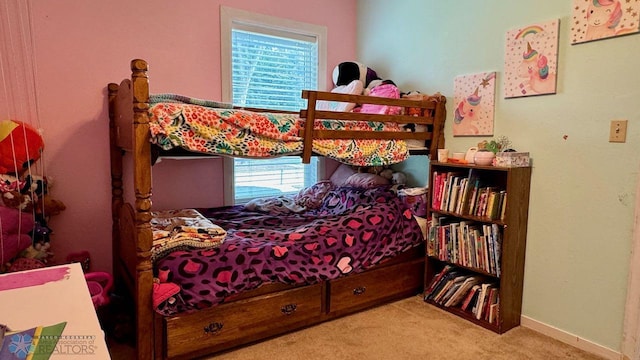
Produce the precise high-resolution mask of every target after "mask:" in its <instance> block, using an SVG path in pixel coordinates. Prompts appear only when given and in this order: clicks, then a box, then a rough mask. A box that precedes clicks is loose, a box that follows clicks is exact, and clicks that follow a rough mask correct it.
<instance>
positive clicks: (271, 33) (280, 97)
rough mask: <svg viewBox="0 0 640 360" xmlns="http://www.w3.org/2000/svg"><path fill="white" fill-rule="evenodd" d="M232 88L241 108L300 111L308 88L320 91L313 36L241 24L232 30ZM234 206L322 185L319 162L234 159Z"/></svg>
mask: <svg viewBox="0 0 640 360" xmlns="http://www.w3.org/2000/svg"><path fill="white" fill-rule="evenodd" d="M231 80H232V81H231V83H232V97H233V103H234V104H235V105H238V106H247V107H257V108H267V109H277V110H287V111H299V110H300V109H301V108H303V107H304V106H305V100H304V99H302V98H301V93H302V90H303V89H317V88H318V42H317V39H316V38H315V37H314V36H308V35H303V34H298V33H295V32H288V31H282V30H276V29H272V28H267V27H260V26H255V25H245V24H241V23H237V24H235V23H234V25H233V29H232V31H231ZM233 168H234V169H233V172H234V179H233V184H234V194H235V195H234V202H235V203H236V204H238V203H243V202H246V201H248V200H250V199H254V198H258V197H267V196H275V195H283V194H295V193H297V192H298V191H300V189H302V188H304V187H307V186H310V185H312V184H314V183H315V182H317V180H318V176H317V169H318V165H317V159H315V158H314V160H313V161H312V162H311V164H308V165H305V164H302V160H301V158H300V157H281V158H277V159H269V160H252V159H234V160H233Z"/></svg>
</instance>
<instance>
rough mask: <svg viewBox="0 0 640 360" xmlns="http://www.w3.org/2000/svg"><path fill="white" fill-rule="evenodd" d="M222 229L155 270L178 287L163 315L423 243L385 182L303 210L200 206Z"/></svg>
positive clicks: (336, 194) (363, 264)
mask: <svg viewBox="0 0 640 360" xmlns="http://www.w3.org/2000/svg"><path fill="white" fill-rule="evenodd" d="M199 211H200V213H202V214H203V215H204V216H206V217H207V218H209V219H211V221H212V222H214V223H215V224H217V225H219V226H221V227H222V228H223V229H225V230H226V231H227V236H226V238H225V241H224V242H223V243H222V244H221V245H220V246H219V247H216V248H212V249H192V250H189V251H185V250H179V251H175V252H172V253H170V254H169V255H168V256H166V257H164V258H162V259H160V260H158V262H157V267H156V269H157V271H158V272H159V273H162V274H163V277H164V278H166V279H168V281H170V282H173V283H176V284H178V285H179V286H180V288H181V291H180V298H181V299H182V301H178V302H176V303H175V304H174V306H173V307H172V308H171V309H169V308H164V309H163V313H165V314H167V313H175V312H180V311H185V310H189V309H198V308H205V307H210V306H212V305H215V304H219V303H222V302H224V301H225V299H227V298H229V297H232V296H233V295H235V294H238V293H240V292H242V291H245V290H251V289H255V288H257V287H259V286H260V285H261V284H264V283H272V282H279V283H285V284H303V283H317V282H320V281H323V280H328V279H335V278H338V277H340V276H344V275H346V274H350V273H357V272H361V271H363V270H365V269H367V268H370V267H372V266H374V265H376V264H378V263H380V262H381V261H383V260H385V259H387V258H390V257H393V256H395V255H397V254H398V253H400V252H402V251H404V250H407V249H409V248H411V247H414V246H416V245H418V244H420V243H421V241H422V235H421V232H420V228H419V226H418V223H417V222H416V221H415V220H414V218H413V214H412V212H411V210H409V209H408V208H407V207H406V206H405V205H404V203H403V202H402V201H401V200H400V199H399V198H398V196H397V195H396V194H395V192H393V191H391V190H390V189H388V188H386V187H378V188H374V189H356V188H349V187H341V188H337V189H334V190H331V191H330V192H329V193H328V194H327V195H326V196H325V198H324V201H323V203H322V205H321V206H320V207H319V208H317V209H314V210H310V211H308V212H305V213H291V214H287V215H283V214H282V213H278V214H271V213H267V212H257V211H248V210H246V209H245V208H244V207H243V206H233V207H223V208H215V209H200V210H199Z"/></svg>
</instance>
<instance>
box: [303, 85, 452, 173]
mask: <svg viewBox="0 0 640 360" xmlns="http://www.w3.org/2000/svg"><path fill="white" fill-rule="evenodd" d="M302 98H304V99H307V108H306V109H303V110H301V111H300V117H302V118H304V119H305V125H304V129H302V130H300V136H301V137H302V138H303V142H304V147H303V151H302V162H303V163H305V164H308V163H309V161H310V159H311V155H312V153H313V140H316V139H384V140H389V139H404V140H407V139H419V140H429V141H428V142H429V146H428V152H429V155H430V157H431V158H435V156H436V153H437V149H438V145H439V144H440V142H441V140H440V139H441V137H442V131H443V129H444V121H445V116H446V110H445V103H446V99H445V98H444V96H433V97H429V98H428V99H426V100H408V99H389V98H383V97H374V96H364V95H348V94H337V93H332V92H325V91H312V90H303V91H302ZM318 101H336V102H349V103H356V104H373V105H387V106H398V107H401V108H403V109H404V110H405V111H403V112H402V113H403V114H402V115H380V114H365V113H358V112H336V111H321V110H316V105H317V102H318ZM409 108H413V109H418V111H416V113H418V114H420V115H418V116H416V115H409V114H406V109H409ZM315 119H331V120H353V121H373V122H394V123H398V124H416V125H426V126H427V127H426V129H427V130H426V131H422V132H415V133H413V132H399V131H355V130H316V129H315V128H314V127H313V126H308V124H314V123H315ZM440 145H443V144H440Z"/></svg>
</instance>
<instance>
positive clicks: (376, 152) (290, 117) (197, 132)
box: [149, 102, 409, 166]
mask: <svg viewBox="0 0 640 360" xmlns="http://www.w3.org/2000/svg"><path fill="white" fill-rule="evenodd" d="M149 114H150V118H151V122H150V129H151V141H152V142H153V143H155V144H156V145H158V146H159V147H161V148H162V149H164V150H169V149H172V148H175V147H182V148H184V149H187V150H189V151H194V152H201V153H208V154H220V155H229V156H235V157H249V158H265V157H276V156H282V155H292V154H299V153H301V152H302V148H303V143H302V138H301V137H300V136H299V135H298V134H299V130H301V129H302V126H303V125H304V120H303V119H301V118H300V117H299V116H298V115H297V114H288V113H258V112H251V111H246V110H236V109H228V108H213V107H207V106H201V105H195V104H187V103H179V102H161V103H154V104H153V105H152V106H151V107H150V109H149ZM315 126H316V129H327V130H366V131H402V129H401V128H400V126H398V124H395V123H379V122H370V121H339V120H316V123H315ZM313 151H314V152H316V153H317V154H319V155H321V156H325V157H329V158H332V159H334V160H336V161H339V162H342V163H346V164H349V165H356V166H374V165H390V164H394V163H398V162H401V161H404V160H406V159H407V158H408V156H409V153H408V149H407V143H406V141H402V140H398V141H396V140H372V139H357V140H314V142H313Z"/></svg>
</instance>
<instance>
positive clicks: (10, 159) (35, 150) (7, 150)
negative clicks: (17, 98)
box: [0, 120, 44, 177]
mask: <svg viewBox="0 0 640 360" xmlns="http://www.w3.org/2000/svg"><path fill="white" fill-rule="evenodd" d="M43 150H44V141H43V139H42V136H40V133H39V132H38V130H36V129H35V128H34V127H32V126H31V125H29V124H26V123H24V122H22V121H17V120H2V121H0V174H12V175H16V176H18V177H20V175H22V174H24V172H25V171H26V170H27V169H28V168H29V166H30V165H31V164H32V163H34V162H35V161H37V160H38V159H40V156H41V155H42V151H43Z"/></svg>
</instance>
